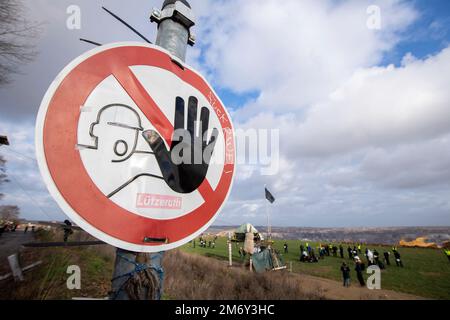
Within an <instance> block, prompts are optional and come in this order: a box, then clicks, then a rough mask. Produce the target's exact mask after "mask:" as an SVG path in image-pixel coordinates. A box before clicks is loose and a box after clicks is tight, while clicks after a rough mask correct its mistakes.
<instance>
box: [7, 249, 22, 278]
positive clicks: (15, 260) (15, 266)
mask: <svg viewBox="0 0 450 320" xmlns="http://www.w3.org/2000/svg"><path fill="white" fill-rule="evenodd" d="M8 262H9V267H10V268H11V271H12V274H13V276H14V280H16V281H23V280H24V278H23V274H22V268H20V264H19V256H18V255H17V253H14V254H12V255H10V256H9V257H8Z"/></svg>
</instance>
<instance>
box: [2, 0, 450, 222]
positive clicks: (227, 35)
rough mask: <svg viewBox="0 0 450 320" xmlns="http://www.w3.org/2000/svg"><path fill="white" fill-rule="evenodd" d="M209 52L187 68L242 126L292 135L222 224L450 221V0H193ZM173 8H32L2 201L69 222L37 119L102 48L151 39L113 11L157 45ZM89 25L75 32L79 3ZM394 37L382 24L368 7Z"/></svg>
mask: <svg viewBox="0 0 450 320" xmlns="http://www.w3.org/2000/svg"><path fill="white" fill-rule="evenodd" d="M190 2H191V4H192V7H193V8H194V10H195V13H196V15H197V17H198V23H197V26H196V27H195V28H194V29H195V34H196V35H197V45H196V46H195V47H194V48H189V49H188V58H187V61H188V63H189V64H191V65H193V66H194V67H195V68H196V69H197V70H199V71H201V72H202V73H203V74H204V75H205V76H206V77H207V79H208V80H209V82H210V83H211V84H212V85H213V86H214V88H215V89H216V91H217V92H218V93H219V95H220V96H221V98H222V100H223V102H224V103H225V105H226V106H227V107H228V108H229V110H230V112H231V114H232V117H233V121H234V124H235V127H237V128H244V129H246V128H262V129H279V130H280V170H279V172H278V174H276V175H273V176H263V175H261V172H260V170H259V168H258V167H256V166H246V165H242V166H239V168H238V172H237V175H236V179H235V184H234V187H233V191H232V194H231V197H230V200H229V201H228V203H227V205H226V207H225V208H224V210H223V211H222V214H221V215H220V217H219V218H218V219H217V222H216V224H220V225H224V224H238V223H243V222H252V223H253V224H256V225H261V224H264V223H265V221H266V216H265V214H266V211H265V210H266V203H265V201H264V185H265V184H267V186H268V187H269V189H270V190H271V191H272V193H273V194H274V196H275V197H276V198H277V201H276V202H275V203H274V204H273V205H272V206H271V212H272V221H273V224H274V225H278V226H315V227H325V226H326V227H334V226H336V227H343V226H412V225H433V226H438V225H446V226H448V225H450V90H449V84H450V3H449V2H448V1H447V0H429V1H400V0H392V1H389V0H385V1H377V0H371V1H362V0H355V1H345V0H335V1H332V0H328V1H327V0H323V1H317V0H311V1H306V0H305V1H302V0H285V1H279V0H246V1H241V0H230V1H219V0H214V1H205V0H195V1H194V0H191V1H190ZM161 3H162V1H161V0H157V1H156V0H155V1H151V0H129V1H127V2H126V5H124V2H123V1H119V0H109V1H92V0H85V1H80V0H70V1H65V0H33V1H28V3H27V6H28V9H29V10H28V15H29V19H31V20H34V21H37V22H43V26H42V29H43V30H42V32H41V34H40V36H39V37H37V38H36V39H34V41H35V43H36V46H37V49H38V51H39V55H38V56H37V58H36V59H35V61H34V62H32V63H30V64H28V65H26V66H23V67H22V68H21V70H20V74H19V75H16V76H14V78H13V80H14V81H13V82H12V83H11V84H10V85H8V86H6V87H3V88H1V89H0V101H1V102H0V134H7V135H8V136H9V138H10V140H11V144H12V145H11V146H10V147H7V148H6V147H1V148H0V154H2V155H3V156H5V158H6V159H7V160H8V164H7V170H8V174H9V176H10V179H11V182H10V183H9V184H7V185H4V186H2V189H1V191H2V192H3V193H5V194H6V196H5V198H4V199H3V201H2V203H1V204H18V205H19V206H20V207H21V209H22V215H23V216H24V217H26V218H30V219H47V220H48V219H51V220H61V219H63V218H64V214H63V213H62V211H61V210H60V209H59V208H58V206H57V205H56V203H55V202H54V201H53V200H52V198H51V197H50V195H49V194H48V192H47V190H46V188H45V186H44V184H43V182H42V179H41V177H40V174H39V171H38V168H37V163H36V160H35V155H34V127H35V118H36V115H37V111H38V107H39V105H40V102H41V99H42V97H43V96H44V94H45V92H46V90H47V88H48V86H49V85H50V83H51V82H52V80H53V79H54V77H55V76H56V75H57V74H58V72H59V71H60V70H61V69H62V68H63V67H64V66H65V65H67V64H68V63H69V62H70V61H71V60H73V59H74V58H75V57H77V56H78V55H80V54H81V53H83V52H85V51H87V50H89V49H91V48H92V46H90V45H88V44H85V43H82V42H80V41H78V38H80V37H84V38H88V39H91V40H94V41H97V42H100V43H104V44H105V43H111V42H118V41H127V40H139V38H137V37H136V36H135V35H134V34H132V33H131V32H129V30H127V29H126V28H124V27H123V26H122V25H120V24H118V23H117V22H115V21H114V20H113V19H111V17H110V16H108V15H107V14H105V13H104V12H102V10H101V6H102V5H105V6H107V7H108V8H109V9H111V10H112V11H115V12H117V13H120V15H121V16H122V17H123V18H124V19H126V20H127V21H128V22H130V23H131V24H132V25H134V26H135V27H136V28H137V29H139V30H141V31H142V32H143V33H145V35H146V36H147V37H148V38H150V39H151V40H153V39H155V25H153V24H150V22H149V21H148V16H149V13H150V12H151V9H152V8H153V7H160V6H161ZM72 4H76V5H78V6H79V7H80V9H81V23H82V25H81V29H80V30H69V29H67V28H66V20H67V18H68V15H67V13H66V10H67V7H69V6H70V5H72ZM371 5H376V6H378V8H379V9H380V14H381V29H373V28H368V26H367V21H368V19H370V18H371V15H370V12H372V11H370V10H369V14H368V11H367V10H368V8H369V7H370V6H371Z"/></svg>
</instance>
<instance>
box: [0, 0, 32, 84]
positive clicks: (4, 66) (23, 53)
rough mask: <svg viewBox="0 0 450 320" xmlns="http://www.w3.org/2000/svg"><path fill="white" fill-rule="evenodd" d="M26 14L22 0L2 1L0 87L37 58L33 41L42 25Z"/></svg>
mask: <svg viewBox="0 0 450 320" xmlns="http://www.w3.org/2000/svg"><path fill="white" fill-rule="evenodd" d="M25 13H26V10H25V7H24V5H23V2H22V1H21V0H0V86H2V85H4V84H7V83H9V82H10V81H11V78H10V77H11V75H12V74H14V73H18V72H19V70H20V69H19V68H20V66H21V65H23V64H24V63H27V62H30V61H31V60H33V58H34V57H35V56H36V51H35V47H34V44H33V40H34V39H35V38H36V36H37V34H38V33H39V30H40V26H41V25H40V24H38V23H35V22H30V21H28V20H27V19H26V18H25Z"/></svg>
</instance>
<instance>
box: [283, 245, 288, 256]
mask: <svg viewBox="0 0 450 320" xmlns="http://www.w3.org/2000/svg"><path fill="white" fill-rule="evenodd" d="M283 248H284V253H285V254H286V253H288V244H287V243H286V242H285V243H284V246H283Z"/></svg>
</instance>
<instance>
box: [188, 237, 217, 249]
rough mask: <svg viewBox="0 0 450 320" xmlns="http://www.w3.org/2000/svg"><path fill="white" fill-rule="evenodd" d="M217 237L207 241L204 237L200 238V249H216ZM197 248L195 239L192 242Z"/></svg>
mask: <svg viewBox="0 0 450 320" xmlns="http://www.w3.org/2000/svg"><path fill="white" fill-rule="evenodd" d="M216 240H217V236H214V238H212V239H206V238H205V237H204V236H203V235H201V236H200V238H199V242H200V248H211V249H214V248H215V247H216ZM192 241H193V244H194V248H195V239H194V240H192Z"/></svg>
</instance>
